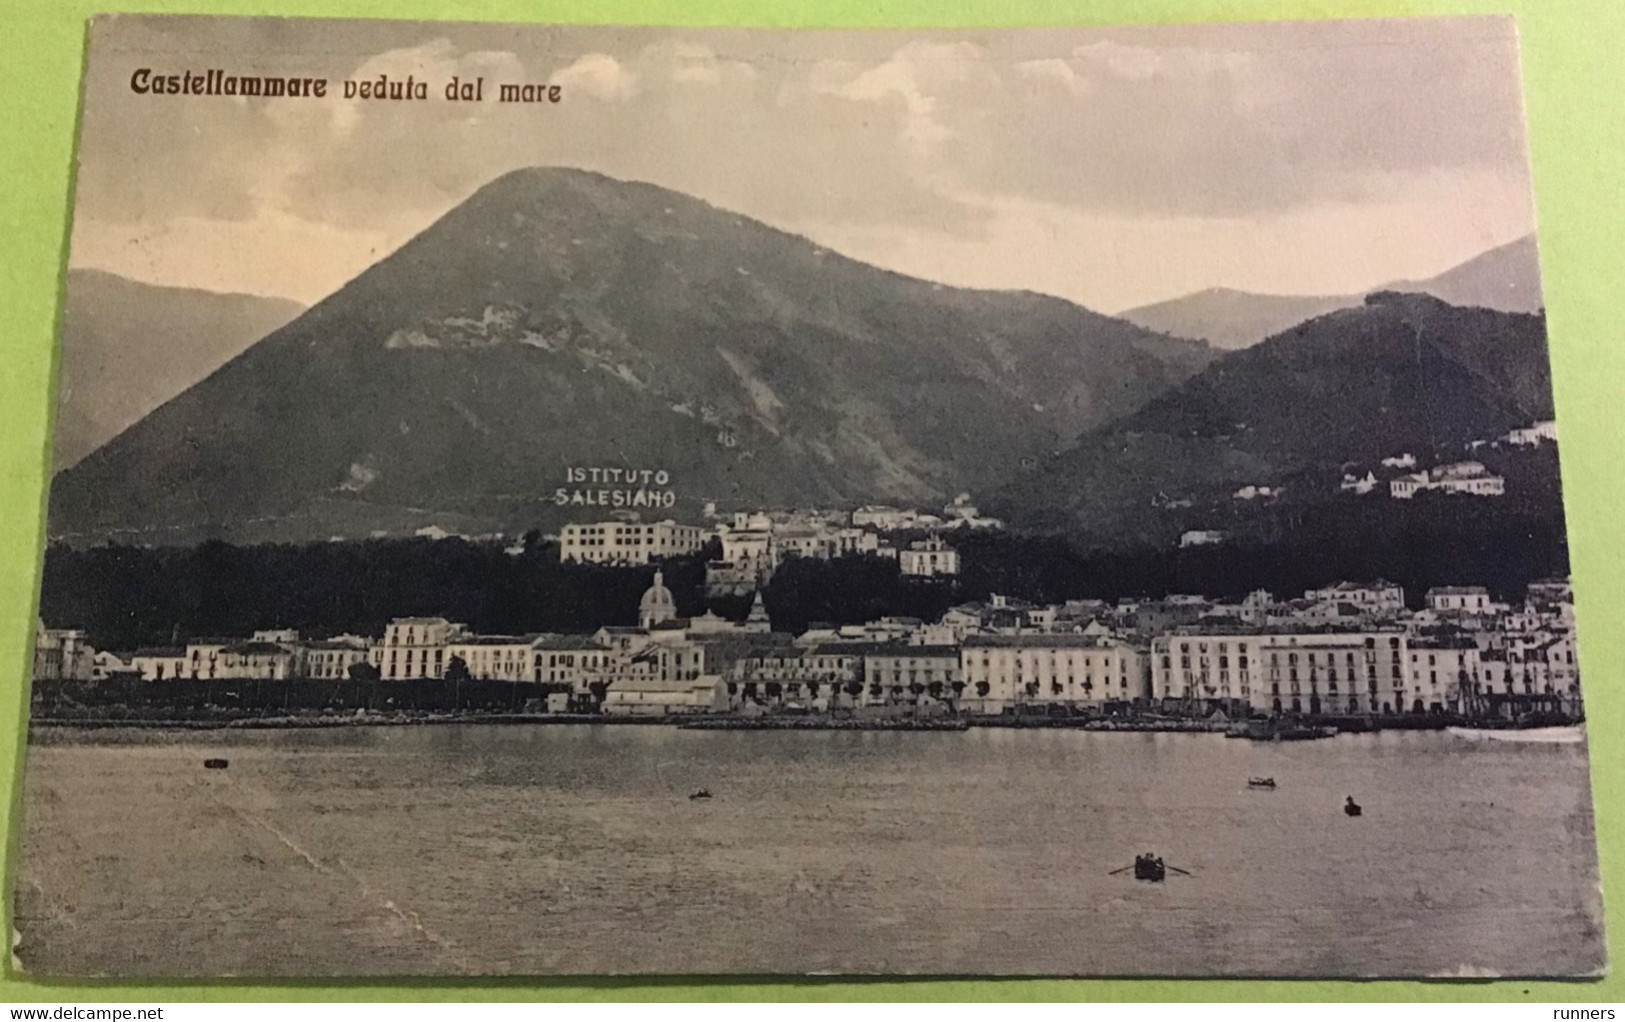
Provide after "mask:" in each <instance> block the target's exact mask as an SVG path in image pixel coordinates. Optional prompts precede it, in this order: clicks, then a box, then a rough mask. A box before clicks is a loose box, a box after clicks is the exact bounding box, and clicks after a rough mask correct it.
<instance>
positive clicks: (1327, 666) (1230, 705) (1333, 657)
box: [1151, 630, 1407, 714]
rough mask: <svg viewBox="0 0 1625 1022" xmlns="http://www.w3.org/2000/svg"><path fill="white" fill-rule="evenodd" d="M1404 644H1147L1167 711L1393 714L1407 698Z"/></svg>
mask: <svg viewBox="0 0 1625 1022" xmlns="http://www.w3.org/2000/svg"><path fill="white" fill-rule="evenodd" d="M1406 638H1407V637H1406V635H1405V634H1404V633H1403V632H1401V631H1397V630H1395V631H1389V630H1350V631H1331V630H1328V631H1314V632H1310V631H1302V632H1275V631H1268V630H1265V631H1253V630H1237V631H1234V632H1232V633H1225V632H1217V633H1214V632H1207V631H1195V632H1178V633H1174V634H1170V635H1163V636H1158V637H1157V638H1155V639H1153V640H1152V643H1151V659H1152V691H1153V695H1154V696H1155V697H1156V699H1157V700H1158V701H1159V702H1160V703H1162V704H1163V705H1164V706H1166V707H1170V708H1173V707H1180V708H1185V709H1190V708H1194V707H1201V706H1205V707H1208V708H1209V709H1214V708H1219V709H1226V710H1235V709H1236V708H1238V707H1239V706H1242V705H1243V704H1244V705H1245V707H1246V709H1248V710H1249V711H1252V712H1260V713H1275V714H1279V713H1316V714H1318V713H1379V712H1390V713H1391V712H1394V711H1393V707H1394V706H1395V705H1403V697H1404V695H1405V692H1406V674H1405V654H1406V651H1407V644H1406ZM1385 706H1386V707H1387V709H1386V710H1385V709H1384V707H1385Z"/></svg>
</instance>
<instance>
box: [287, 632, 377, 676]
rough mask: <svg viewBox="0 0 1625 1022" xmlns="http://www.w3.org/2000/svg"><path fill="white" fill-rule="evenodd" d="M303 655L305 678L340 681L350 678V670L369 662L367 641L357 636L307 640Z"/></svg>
mask: <svg viewBox="0 0 1625 1022" xmlns="http://www.w3.org/2000/svg"><path fill="white" fill-rule="evenodd" d="M301 653H302V659H303V662H304V670H303V674H304V676H305V677H307V678H316V679H318V680H322V681H338V680H341V679H344V678H348V677H349V676H350V668H352V667H354V666H356V665H357V664H364V663H366V662H367V640H366V639H363V638H361V637H360V636H357V635H339V636H335V637H334V638H331V639H319V640H307V641H306V642H304V643H303V644H302V647H301Z"/></svg>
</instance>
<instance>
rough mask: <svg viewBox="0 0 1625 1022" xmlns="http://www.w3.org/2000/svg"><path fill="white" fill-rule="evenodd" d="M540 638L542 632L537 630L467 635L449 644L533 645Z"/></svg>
mask: <svg viewBox="0 0 1625 1022" xmlns="http://www.w3.org/2000/svg"><path fill="white" fill-rule="evenodd" d="M539 638H541V635H540V633H536V632H533V633H531V634H530V635H465V636H463V637H462V638H460V639H457V640H456V641H455V642H452V643H449V645H452V646H530V645H533V644H534V643H535V642H536V640H537V639H539Z"/></svg>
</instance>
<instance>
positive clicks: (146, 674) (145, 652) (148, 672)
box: [130, 646, 187, 681]
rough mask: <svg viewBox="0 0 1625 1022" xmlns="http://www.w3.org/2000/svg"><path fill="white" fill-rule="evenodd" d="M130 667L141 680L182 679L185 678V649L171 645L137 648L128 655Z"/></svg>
mask: <svg viewBox="0 0 1625 1022" xmlns="http://www.w3.org/2000/svg"><path fill="white" fill-rule="evenodd" d="M130 667H131V669H132V670H135V671H136V672H138V673H139V674H140V675H141V678H142V680H143V681H182V680H185V679H186V678H187V660H186V650H185V649H182V648H179V647H173V646H156V647H149V648H146V649H138V650H136V651H135V652H134V653H132V654H131V655H130Z"/></svg>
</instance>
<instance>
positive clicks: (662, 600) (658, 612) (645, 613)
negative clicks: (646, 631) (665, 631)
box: [638, 571, 677, 628]
mask: <svg viewBox="0 0 1625 1022" xmlns="http://www.w3.org/2000/svg"><path fill="white" fill-rule="evenodd" d="M676 616H677V601H676V600H675V599H673V598H672V595H671V590H670V589H667V588H666V582H665V576H664V574H663V573H662V572H659V571H657V572H655V581H654V585H652V586H650V587H649V588H648V591H646V592H645V593H644V594H643V599H641V600H639V601H638V624H639V626H641V627H643V628H649V627H651V626H653V625H657V624H659V623H660V622H662V621H670V620H671V619H672V618H674V617H676Z"/></svg>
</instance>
